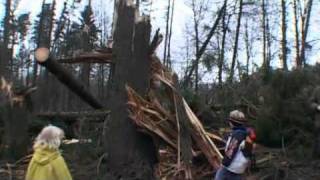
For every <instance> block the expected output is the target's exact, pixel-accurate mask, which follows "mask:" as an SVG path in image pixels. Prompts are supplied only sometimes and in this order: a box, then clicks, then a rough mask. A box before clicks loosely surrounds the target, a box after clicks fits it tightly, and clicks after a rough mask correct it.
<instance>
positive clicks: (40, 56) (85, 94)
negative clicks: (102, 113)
mask: <svg viewBox="0 0 320 180" xmlns="http://www.w3.org/2000/svg"><path fill="white" fill-rule="evenodd" d="M35 57H36V60H37V62H38V63H39V64H40V65H42V66H44V67H46V68H47V69H48V70H49V71H50V72H51V73H52V74H54V75H55V76H56V77H57V78H58V80H59V81H60V82H61V83H63V84H64V85H66V86H67V87H68V88H69V89H70V90H71V91H73V92H74V93H75V94H77V95H78V96H79V97H80V98H81V99H82V100H84V101H85V102H87V103H88V104H89V105H90V106H92V107H93V108H95V109H102V108H103V105H102V104H101V103H100V102H99V101H98V100H97V99H96V98H95V97H94V96H93V95H92V94H91V93H90V92H89V90H88V89H87V88H86V86H85V85H84V84H83V83H81V82H79V81H78V80H77V79H76V78H75V77H74V76H73V75H72V74H71V73H70V72H68V71H67V70H66V69H65V68H64V67H63V66H62V65H61V64H60V63H58V62H57V61H56V60H54V59H53V58H52V57H51V56H50V51H49V49H47V48H38V49H37V50H36V52H35Z"/></svg>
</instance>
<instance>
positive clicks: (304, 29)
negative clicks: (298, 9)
mask: <svg viewBox="0 0 320 180" xmlns="http://www.w3.org/2000/svg"><path fill="white" fill-rule="evenodd" d="M304 2H305V3H304V6H305V7H304V10H303V14H302V15H301V53H300V58H301V61H302V62H303V64H306V57H305V53H306V52H305V51H306V44H307V34H308V29H309V22H310V16H311V9H312V3H313V0H305V1H304Z"/></svg>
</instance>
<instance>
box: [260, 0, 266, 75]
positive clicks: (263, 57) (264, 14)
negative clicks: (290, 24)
mask: <svg viewBox="0 0 320 180" xmlns="http://www.w3.org/2000/svg"><path fill="white" fill-rule="evenodd" d="M261 9H262V35H263V42H262V43H263V47H262V63H263V67H264V69H265V70H266V69H267V55H266V43H267V32H266V8H265V0H262V4H261Z"/></svg>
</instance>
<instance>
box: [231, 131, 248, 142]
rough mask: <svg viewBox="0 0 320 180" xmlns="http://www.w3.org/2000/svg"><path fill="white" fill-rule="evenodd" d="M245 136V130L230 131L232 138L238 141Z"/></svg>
mask: <svg viewBox="0 0 320 180" xmlns="http://www.w3.org/2000/svg"><path fill="white" fill-rule="evenodd" d="M246 136H247V131H246V129H245V128H237V129H234V130H232V137H234V138H236V139H238V140H242V139H245V138H246Z"/></svg>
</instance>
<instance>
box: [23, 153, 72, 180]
mask: <svg viewBox="0 0 320 180" xmlns="http://www.w3.org/2000/svg"><path fill="white" fill-rule="evenodd" d="M26 180H72V177H71V175H70V172H69V170H68V167H67V165H66V163H65V161H64V159H63V157H62V156H61V154H60V152H59V151H58V150H52V149H48V148H36V149H35V152H34V154H33V157H32V159H31V161H30V163H29V166H28V171H27V175H26Z"/></svg>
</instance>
